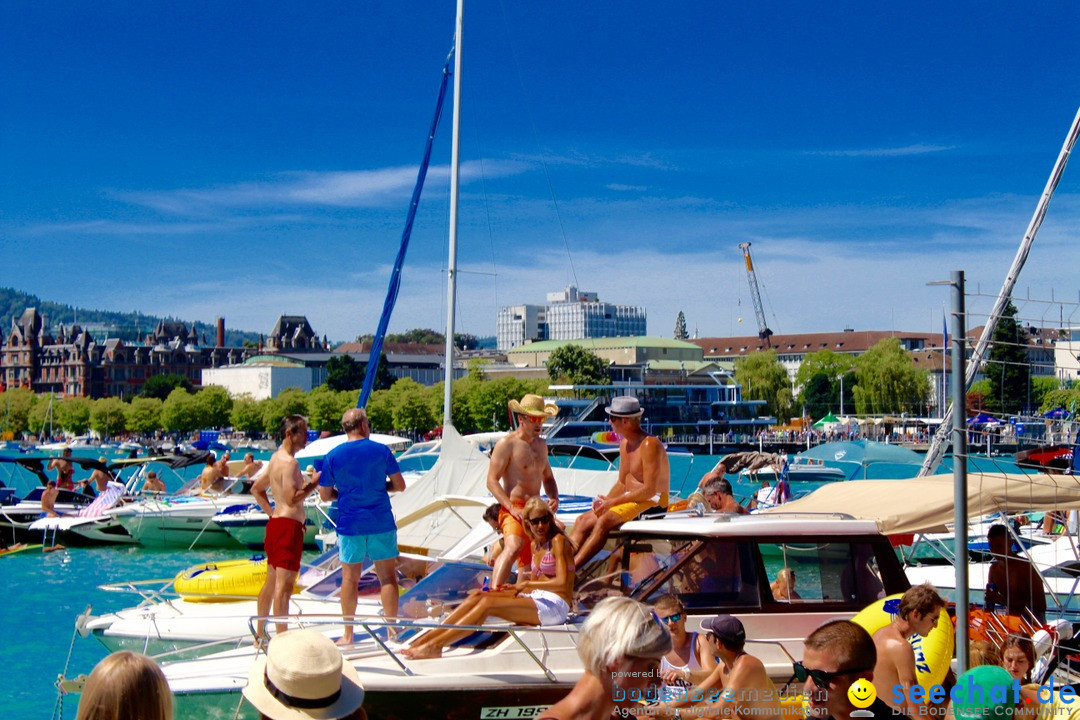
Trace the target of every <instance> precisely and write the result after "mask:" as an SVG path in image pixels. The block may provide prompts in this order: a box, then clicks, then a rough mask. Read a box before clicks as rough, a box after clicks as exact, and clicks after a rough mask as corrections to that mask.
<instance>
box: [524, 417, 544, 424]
mask: <svg viewBox="0 0 1080 720" xmlns="http://www.w3.org/2000/svg"><path fill="white" fill-rule="evenodd" d="M521 417H522V418H523V419H525V420H528V421H529V422H531V423H542V422H544V420H546V419H547V418H546V417H544V416H543V415H522V416H521Z"/></svg>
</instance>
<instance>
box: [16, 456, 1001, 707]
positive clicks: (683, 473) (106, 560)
mask: <svg viewBox="0 0 1080 720" xmlns="http://www.w3.org/2000/svg"><path fill="white" fill-rule="evenodd" d="M89 452H91V453H93V454H95V455H96V452H94V451H89ZM717 460H718V457H715V456H698V457H697V458H694V460H693V463H692V464H691V463H690V460H689V458H686V457H681V456H675V457H673V459H672V486H673V487H672V489H673V490H675V489H679V488H682V489H683V490H684V492H683V496H685V495H686V494H687V493H688V492H689V490H691V489H692V488H693V487H694V486H695V485H696V484H697V481H698V479H699V478H700V477H701V475H703V474H704V473H705V472H707V471H708V470H710V469H711V468H712V467H713V465H714V464H715V463H716V461H717ZM971 466H972V470H980V469H981V470H986V471H996V472H1001V471H1003V470H1007V469H1015V466H1013V465H1011V463H1005V462H1004V461H1000V460H997V459H990V460H987V459H986V458H978V459H974V460H973V462H972V463H971ZM194 470H195V471H198V470H199V468H194ZM914 470H915V469H911V472H912V474H914ZM77 477H78V476H77ZM174 484H176V485H178V484H179V480H178V479H176V480H175V481H174V482H169V486H170V488H172V487H174ZM735 489H736V495H738V496H739V497H740V498H743V499H745V498H748V497H749V496H750V493H751V491H752V490H753V489H755V488H754V487H752V486H750V485H749V484H745V483H741V482H737V483H736V488H735ZM795 489H796V490H798V488H795ZM247 556H249V553H247V552H246V551H245V550H243V549H242V548H237V549H236V550H235V551H232V550H207V551H172V552H163V551H149V550H146V549H143V548H140V547H104V548H85V549H78V548H76V549H70V550H66V551H58V552H55V553H49V554H42V553H40V552H36V551H32V552H23V553H18V554H15V555H11V556H5V557H0V568H2V569H3V570H4V571H5V574H6V576H7V577H8V583H9V587H10V590H9V592H8V600H7V602H6V607H5V609H6V613H5V617H7V618H8V621H7V637H6V638H5V642H3V643H0V666H2V667H6V668H8V671H7V672H8V678H7V682H5V683H4V684H3V687H4V688H5V689H4V690H3V691H2V692H0V700H2V701H3V702H2V704H3V706H4V707H5V708H7V709H8V712H9V714H10V716H11V717H16V718H47V717H66V718H74V717H75V710H76V707H77V704H78V696H75V695H72V696H68V697H67V698H65V699H64V701H63V707H62V712H61V713H58V714H56V715H54V711H55V710H57V709H58V706H57V693H56V690H55V688H54V687H53V683H54V682H55V680H56V676H57V675H58V674H60V673H64V674H65V675H67V676H68V677H72V676H75V675H78V674H80V673H87V674H88V673H89V672H90V670H91V669H93V667H94V665H95V664H96V663H97V662H98V661H99V660H101V659H102V658H103V657H105V655H106V654H107V653H106V651H105V648H104V647H103V646H102V645H100V643H98V642H97V641H96V640H94V639H93V638H89V637H88V638H82V637H73V635H74V626H75V620H76V617H77V616H78V615H79V614H80V613H82V612H83V611H85V610H86V608H87V605H91V606H92V607H93V612H94V614H100V613H103V612H112V611H115V610H119V609H122V608H125V607H130V606H132V605H135V604H137V603H138V598H137V597H136V596H134V595H131V594H126V593H112V592H105V591H102V590H99V589H98V586H99V585H102V584H105V583H115V582H122V581H130V580H145V579H153V578H162V579H164V578H171V577H173V576H175V575H176V573H177V572H179V571H180V570H183V569H185V568H187V567H188V566H190V565H194V564H197V563H203V562H207V561H211V560H223V559H239V558H243V557H247ZM69 651H70V660H69Z"/></svg>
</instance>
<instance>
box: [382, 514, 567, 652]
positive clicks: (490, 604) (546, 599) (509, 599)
mask: <svg viewBox="0 0 1080 720" xmlns="http://www.w3.org/2000/svg"><path fill="white" fill-rule="evenodd" d="M521 516H522V518H523V519H524V520H525V532H526V533H527V534H528V535H529V537H530V538H531V539H532V558H533V559H532V577H533V579H532V580H523V581H521V582H518V583H517V584H516V585H503V586H501V587H499V588H496V589H494V590H491V591H490V592H481V591H478V590H473V591H472V593H471V594H470V595H469V597H468V598H466V599H465V602H463V603H461V605H459V606H458V607H457V608H456V609H455V610H454V612H452V613H450V617H448V618H447V619H446V623H447V624H448V625H449V624H457V625H481V624H483V622H484V620H486V619H487V618H488V617H491V616H494V617H498V618H502V619H504V620H509V621H511V622H513V623H516V624H518V625H560V624H562V623H564V622H566V616H567V614H568V613H569V612H570V603H571V601H572V600H573V592H574V546H573V543H571V542H570V540H569V538H567V537H566V535H565V534H564V533H563V531H562V530H561V529H560V528H559V527H558V526H557V525H556V524H555V518H554V516H553V515H552V514H551V509H550V508H549V507H548V505H547V503H546V502H544V501H543V500H541V499H540V498H538V497H534V498H530V499H529V501H528V502H527V503H525V509H524V510H523V511H522V513H521ZM470 632H472V631H471V630H454V629H450V628H445V629H438V630H433V631H431V632H428V633H425V634H424V635H421V636H420V637H419V638H417V639H416V640H415V641H413V643H412V644H411V645H410V646H409V647H407V648H405V649H404V650H402V651H401V654H402V655H404V656H405V657H410V658H413V659H415V660H419V659H424V658H437V657H441V656H442V651H443V648H444V647H446V646H447V645H449V644H450V643H452V642H454V641H455V640H457V639H458V638H461V637H464V636H466V635H468V634H469V633H470Z"/></svg>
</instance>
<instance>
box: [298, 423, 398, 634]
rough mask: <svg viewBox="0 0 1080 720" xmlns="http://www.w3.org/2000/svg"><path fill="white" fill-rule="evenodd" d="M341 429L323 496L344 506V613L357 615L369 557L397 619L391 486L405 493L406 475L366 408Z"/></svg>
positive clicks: (386, 606) (340, 525) (386, 610)
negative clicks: (378, 438)
mask: <svg viewBox="0 0 1080 720" xmlns="http://www.w3.org/2000/svg"><path fill="white" fill-rule="evenodd" d="M341 427H342V429H343V430H344V431H345V434H346V436H348V438H349V440H348V442H344V443H342V444H340V445H338V446H337V447H335V448H334V449H333V450H331V451H330V452H328V453H327V454H326V458H324V459H323V472H322V478H321V479H320V481H319V496H320V497H321V498H322V499H323V500H324V501H327V502H329V501H330V500H333V499H334V498H335V497H336V498H337V505H338V519H337V533H338V557H340V558H341V566H342V576H341V613H342V615H344V616H345V618H346V619H349V618H350V617H351V616H352V615H354V614H355V613H356V594H357V588H356V584H357V583H358V582H359V581H360V575H361V573H362V571H363V562H364V558H365V557H368V558H370V559H371V560H372V561H373V562H374V563H375V574H376V575H378V576H379V585H380V586H381V588H380V591H379V599H380V600H381V601H382V606H383V615H384V616H385V617H387V618H393V617H397V613H398V584H397V557H398V546H397V523H396V522H395V521H394V512H393V510H392V509H391V508H390V494H389V492H387V487H386V480H387V478H389V479H390V489H391V490H395V491H397V492H401V491H402V490H404V489H405V478H403V477H402V476H401V471H400V470H399V469H398V464H397V460H396V459H395V458H394V454H393V453H392V452H390V449H389V448H387V447H386V446H385V445H382V444H380V443H377V442H375V441H374V440H370V439H369V438H368V436H369V435H370V434H371V423H370V422H369V421H368V416H367V413H366V412H364V411H363V410H362V409H360V408H352V409H351V410H346V411H345V414H344V415H343V416H342V418H341ZM341 642H342V643H343V644H346V645H348V644H351V643H352V642H353V627H352V625H348V624H346V625H345V633H344V635H343V636H342V638H341Z"/></svg>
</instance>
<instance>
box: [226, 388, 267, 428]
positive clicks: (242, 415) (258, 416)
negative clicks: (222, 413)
mask: <svg viewBox="0 0 1080 720" xmlns="http://www.w3.org/2000/svg"><path fill="white" fill-rule="evenodd" d="M229 423H230V424H231V425H232V426H233V429H234V430H237V431H239V432H262V429H263V409H262V407H261V406H260V405H259V401H258V400H256V399H255V398H253V397H251V396H250V395H247V394H244V395H240V396H238V397H235V398H233V405H232V411H230V412H229Z"/></svg>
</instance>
